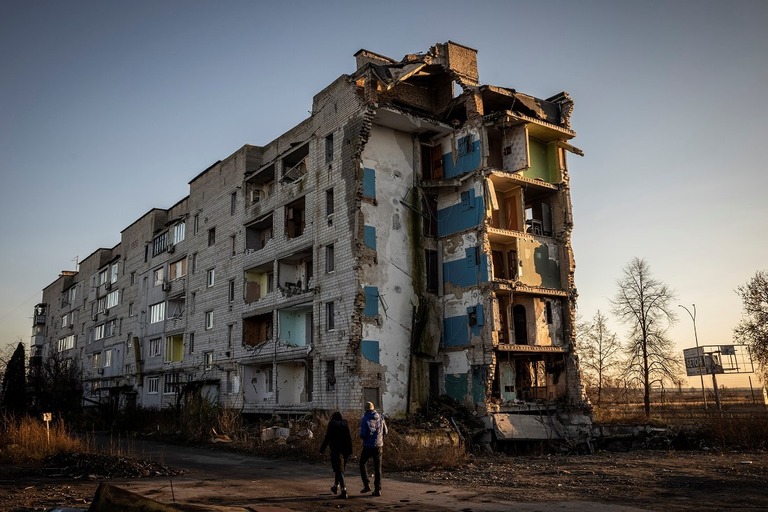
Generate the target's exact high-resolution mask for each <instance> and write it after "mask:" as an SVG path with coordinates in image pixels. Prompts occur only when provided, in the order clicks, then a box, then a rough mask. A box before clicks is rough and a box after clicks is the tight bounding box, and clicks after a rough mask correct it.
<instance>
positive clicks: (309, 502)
mask: <svg viewBox="0 0 768 512" xmlns="http://www.w3.org/2000/svg"><path fill="white" fill-rule="evenodd" d="M145 449H146V450H147V451H146V452H145V453H144V456H145V458H150V459H153V460H155V461H158V462H159V463H162V464H163V465H167V466H168V467H171V468H174V469H184V470H185V471H184V473H183V474H181V475H163V476H149V477H143V478H120V477H117V478H112V479H110V480H109V481H110V482H111V483H113V484H115V485H118V486H120V487H122V488H125V489H128V490H131V491H133V492H136V493H139V494H141V495H143V496H147V497H150V498H154V499H157V500H159V501H163V502H168V503H170V502H173V501H176V502H179V503H195V504H198V505H204V506H211V507H213V506H233V507H234V506H237V507H242V508H241V510H242V509H245V510H252V511H257V512H263V511H267V510H269V511H277V510H283V511H284V510H296V511H298V510H302V511H310V512H313V511H321V510H344V511H348V512H363V511H371V510H391V511H398V512H416V511H419V512H425V511H431V510H434V511H439V510H461V511H464V512H470V511H477V512H479V511H501V510H516V511H535V510H559V509H562V510H569V511H579V510H583V511H589V512H599V511H609V510H611V511H614V510H624V511H630V510H635V511H636V510H655V511H664V512H667V511H688V510H690V511H693V510H768V454H767V453H765V452H756V453H755V452H752V453H745V452H725V453H716V452H667V451H634V452H621V453H616V452H600V453H598V454H594V455H574V456H535V457H532V456H517V457H510V456H501V455H499V456H491V457H483V458H477V459H475V460H473V461H472V462H471V463H470V464H469V465H468V466H467V467H465V468H462V469H455V470H443V469H435V470H433V471H429V472H418V473H412V472H409V473H401V474H393V473H389V474H386V475H385V480H384V486H383V491H384V496H382V497H381V498H374V497H371V496H370V495H361V494H359V493H358V491H359V490H360V478H359V476H358V475H357V473H356V471H355V465H354V464H352V465H351V466H350V468H349V469H348V471H347V478H348V482H349V484H348V487H349V489H350V496H351V497H350V499H348V500H345V501H342V500H339V499H337V498H335V497H334V496H333V495H332V494H331V492H330V490H329V487H330V484H331V483H332V473H331V471H330V468H329V467H328V465H323V464H305V463H299V462H292V461H284V460H271V459H262V458H258V457H252V456H247V455H242V454H232V453H226V452H216V451H211V450H205V449H193V448H182V447H173V446H162V445H156V446H150V447H149V448H145ZM385 455H386V454H385ZM81 475H82V476H80V477H79V478H75V477H74V476H72V475H70V476H62V477H51V476H40V475H39V473H38V474H35V473H32V472H30V470H24V471H21V470H14V468H0V510H3V511H12V512H27V511H32V510H47V509H49V508H52V507H55V506H59V507H61V506H69V507H80V508H83V509H85V508H87V507H88V505H89V503H90V501H91V500H92V498H93V495H94V491H95V489H96V487H97V485H98V483H99V481H103V480H105V479H104V478H103V477H101V476H99V475H96V474H91V475H90V476H89V474H88V472H87V471H83V472H82V473H81ZM75 476H77V475H75Z"/></svg>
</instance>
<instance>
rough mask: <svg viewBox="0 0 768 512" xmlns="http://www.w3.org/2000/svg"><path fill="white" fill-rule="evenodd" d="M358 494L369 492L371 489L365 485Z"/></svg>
mask: <svg viewBox="0 0 768 512" xmlns="http://www.w3.org/2000/svg"><path fill="white" fill-rule="evenodd" d="M360 492H361V493H364V492H371V488H370V487H369V486H368V484H365V487H363V488H362V489H361V490H360Z"/></svg>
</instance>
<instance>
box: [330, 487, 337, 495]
mask: <svg viewBox="0 0 768 512" xmlns="http://www.w3.org/2000/svg"><path fill="white" fill-rule="evenodd" d="M331 492H332V493H333V494H336V486H335V485H334V486H333V487H331Z"/></svg>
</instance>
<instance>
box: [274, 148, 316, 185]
mask: <svg viewBox="0 0 768 512" xmlns="http://www.w3.org/2000/svg"><path fill="white" fill-rule="evenodd" d="M308 157H309V144H303V145H301V146H299V147H298V148H297V149H295V150H294V151H292V152H291V153H289V154H288V155H286V156H285V157H283V160H282V163H283V175H282V178H281V179H280V181H282V182H284V183H294V182H296V181H299V180H300V179H302V178H303V177H304V176H305V175H306V174H307V159H308Z"/></svg>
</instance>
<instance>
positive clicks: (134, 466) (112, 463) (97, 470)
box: [40, 452, 184, 480]
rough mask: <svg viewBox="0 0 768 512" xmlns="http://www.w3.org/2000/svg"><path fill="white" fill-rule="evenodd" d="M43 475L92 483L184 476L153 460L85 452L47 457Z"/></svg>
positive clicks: (180, 472)
mask: <svg viewBox="0 0 768 512" xmlns="http://www.w3.org/2000/svg"><path fill="white" fill-rule="evenodd" d="M40 471H41V473H42V474H43V475H45V476H52V477H71V478H75V479H81V478H82V479H90V480H101V479H105V478H140V477H149V476H174V475H181V474H183V473H184V472H183V471H180V470H176V469H171V468H169V467H167V466H164V465H162V464H160V463H158V462H155V461H151V460H141V459H134V458H131V457H120V456H114V455H107V454H100V453H85V452H75V453H60V454H58V455H53V456H51V457H48V458H47V459H45V461H44V465H43V467H42V469H41V470H40Z"/></svg>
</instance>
